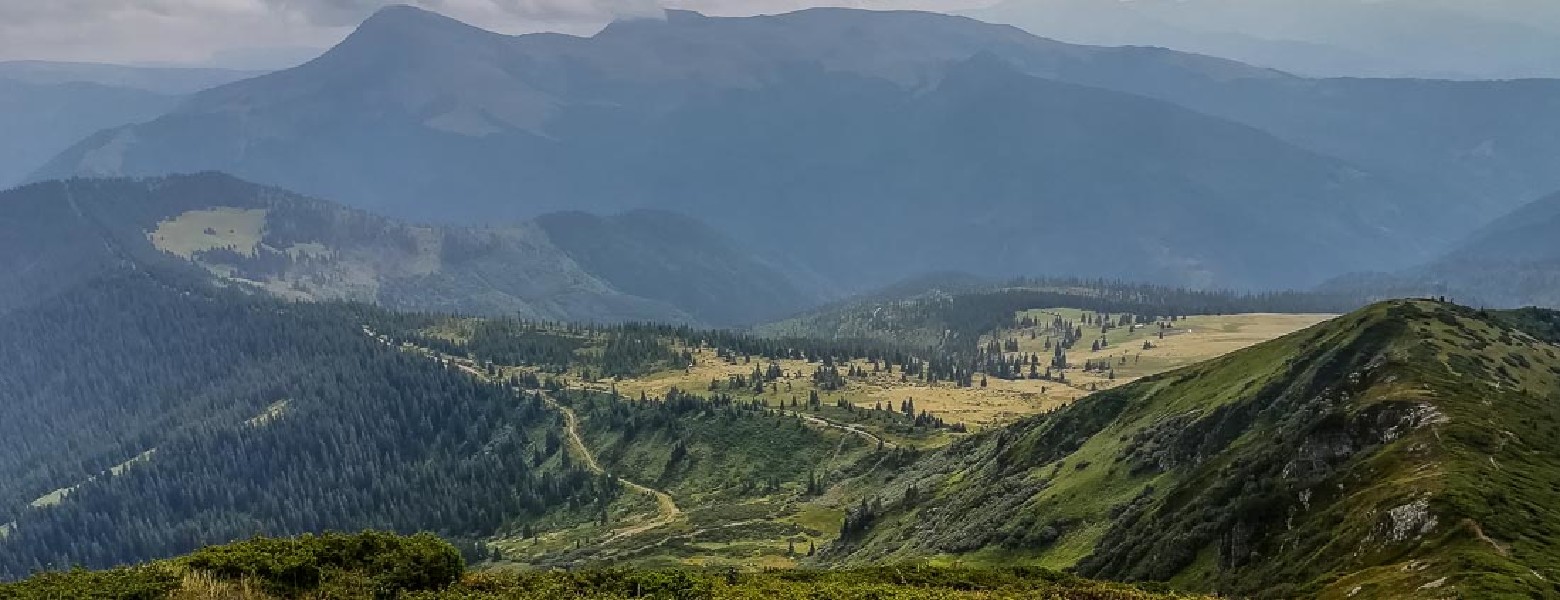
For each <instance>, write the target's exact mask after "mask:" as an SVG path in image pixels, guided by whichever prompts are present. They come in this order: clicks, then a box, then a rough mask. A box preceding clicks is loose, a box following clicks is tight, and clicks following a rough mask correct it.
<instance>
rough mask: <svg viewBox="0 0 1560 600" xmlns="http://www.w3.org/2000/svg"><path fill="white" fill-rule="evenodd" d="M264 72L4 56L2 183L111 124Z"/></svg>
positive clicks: (148, 115)
mask: <svg viewBox="0 0 1560 600" xmlns="http://www.w3.org/2000/svg"><path fill="white" fill-rule="evenodd" d="M257 74H258V73H253V72H245V71H227V70H221V69H185V68H154V67H125V66H119V65H104V64H88V63H58V62H45V61H10V62H0V131H4V132H5V135H4V136H3V137H0V187H9V186H11V185H13V184H16V183H19V182H20V181H21V180H22V179H23V178H25V177H26V176H27V175H28V174H29V173H31V172H32V171H34V170H36V169H38V168H39V167H42V166H43V165H44V163H46V162H48V160H49V159H50V158H52V157H53V156H54V155H56V154H59V153H60V152H62V151H64V150H66V149H68V148H70V147H71V145H72V144H75V143H77V142H79V141H81V139H82V138H83V137H86V136H89V135H91V134H93V133H96V132H98V131H100V130H103V129H108V128H111V127H120V126H124V125H126V124H129V123H139V122H141V121H147V120H150V119H152V118H154V117H157V116H159V115H162V114H164V113H166V112H167V111H169V110H171V109H173V108H174V107H175V106H178V103H179V101H180V100H181V99H182V98H183V97H184V96H185V95H188V94H190V93H194V92H197V91H200V90H203V89H206V88H210V87H214V86H217V85H221V84H224V83H231V82H233V81H237V80H239V79H243V78H244V77H249V76H252V75H257Z"/></svg>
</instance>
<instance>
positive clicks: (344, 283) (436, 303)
mask: <svg viewBox="0 0 1560 600" xmlns="http://www.w3.org/2000/svg"><path fill="white" fill-rule="evenodd" d="M0 197H5V198H7V204H8V206H9V207H10V208H9V210H10V211H11V213H10V214H9V215H8V217H9V218H6V219H0V227H3V228H4V229H5V230H6V231H8V232H9V233H11V234H12V235H9V236H7V237H8V238H9V239H8V242H9V243H10V245H11V248H10V250H11V251H9V252H8V253H7V258H8V259H9V261H10V262H9V264H8V265H7V267H8V268H7V269H6V276H7V277H8V278H12V279H14V280H16V283H17V285H14V286H11V287H9V288H8V292H10V293H6V294H3V295H0V299H3V300H5V301H0V307H5V306H7V305H9V306H13V307H14V306H18V305H24V304H29V303H32V302H36V301H37V299H38V298H42V297H47V296H48V295H49V294H50V293H51V292H50V291H49V290H54V289H62V288H65V287H69V286H70V285H72V282H75V281H84V280H88V279H91V278H92V277H94V276H95V274H97V273H99V272H103V271H104V270H105V269H109V268H111V267H112V266H113V265H114V264H116V263H118V262H120V261H126V260H127V261H130V262H132V263H138V262H144V263H146V264H148V265H162V266H164V267H171V268H179V267H183V268H189V267H195V268H196V270H197V271H199V272H203V273H206V274H207V276H214V277H216V278H218V279H219V280H223V281H228V282H230V283H237V284H242V285H246V286H253V287H255V288H257V289H261V290H264V291H266V292H267V293H270V294H274V295H278V296H281V297H285V298H305V299H312V300H357V301H367V302H375V303H379V304H381V305H384V306H387V307H390V308H396V309H401V310H418V311H428V310H437V311H443V312H462V313H476V314H508V315H520V316H524V317H527V318H532V319H544V320H575V321H608V322H613V321H637V320H667V321H673V322H682V323H695V322H701V321H703V319H705V318H710V319H711V320H712V321H714V322H718V323H721V324H740V322H742V321H744V320H747V319H754V320H756V319H759V318H763V317H764V316H767V315H770V314H776V312H777V311H784V310H792V309H794V308H796V307H799V306H802V305H805V304H806V303H808V302H810V301H811V300H810V297H809V296H807V295H806V294H804V293H802V292H800V291H798V290H797V289H796V288H794V287H792V286H791V285H790V284H789V279H788V278H787V277H786V276H784V275H783V274H781V273H780V272H778V271H775V270H773V269H771V268H769V267H767V266H765V265H764V264H763V263H762V262H760V261H759V260H758V259H757V258H756V257H754V256H752V255H751V254H747V253H745V251H744V250H741V249H740V248H739V247H738V246H737V245H736V244H734V243H733V242H731V241H730V240H727V239H726V238H724V237H723V236H721V235H720V234H718V233H715V232H713V231H711V230H708V229H707V228H705V227H704V226H703V225H702V224H700V223H699V222H697V221H695V220H692V219H682V220H680V221H677V224H678V227H679V228H678V229H677V230H674V231H668V232H667V233H668V234H670V235H681V236H685V237H683V238H681V239H677V240H675V241H674V240H668V239H664V238H663V239H656V238H649V239H643V240H642V241H641V242H640V243H641V248H642V249H653V250H655V251H658V252H664V251H666V247H665V246H664V244H676V243H684V242H688V241H690V240H692V241H696V242H698V243H693V244H689V245H688V246H687V248H686V249H684V250H683V251H682V252H683V256H685V257H701V256H702V257H706V262H705V263H704V264H703V265H693V264H686V265H677V264H675V263H674V262H671V259H670V258H667V257H664V256H663V257H661V258H660V259H659V260H653V259H651V258H649V257H648V256H653V255H648V256H647V255H641V256H637V257H636V259H638V260H639V261H640V262H638V263H636V264H637V265H638V267H639V270H640V271H641V272H642V273H643V274H644V275H645V276H646V277H651V278H655V277H662V278H664V279H665V281H664V285H663V286H662V287H660V288H645V289H648V290H650V291H649V293H650V295H651V296H653V297H642V296H636V295H634V294H630V293H625V292H623V291H620V290H619V289H618V288H617V287H616V286H614V285H612V284H610V283H609V282H607V281H606V280H604V279H602V278H600V277H598V276H596V275H593V274H592V273H590V272H587V271H586V270H585V269H584V268H582V267H581V266H580V264H579V263H577V262H576V261H575V260H574V258H572V257H571V256H570V253H569V252H567V251H565V250H564V249H562V248H560V247H558V246H557V245H555V244H554V243H553V242H552V241H551V239H550V238H551V237H553V236H568V235H571V234H572V231H571V228H570V226H569V225H568V224H563V225H562V226H554V227H551V228H544V227H542V226H541V225H539V224H537V223H527V222H519V223H515V224H513V225H508V226H489V227H482V228H478V227H467V228H460V227H444V228H438V227H428V226H412V225H406V224H403V223H399V222H396V221H393V220H390V219H386V218H383V217H378V216H376V215H372V214H369V213H366V212H362V211H357V210H354V209H348V208H345V207H340V206H337V205H333V204H330V203H328V202H324V201H320V200H316V199H312V198H307V197H302V196H297V195H294V194H291V193H288V192H286V191H283V190H280V189H277V188H269V187H264V186H258V185H254V184H249V183H247V182H244V181H241V180H238V179H236V178H232V177H230V176H227V175H223V174H219V173H204V174H197V175H187V176H172V177H163V178H149V179H141V180H129V179H118V180H72V181H66V182H50V183H42V184H34V185H31V186H26V187H23V188H18V189H17V190H12V191H9V192H5V193H3V194H0ZM635 218H636V217H635V216H634V215H628V216H624V217H620V218H619V220H620V221H622V222H624V223H625V226H633V225H635ZM99 239H101V240H104V241H111V245H110V247H111V248H113V249H114V250H113V251H112V252H105V251H103V250H102V249H101V248H102V241H97V242H94V240H99ZM94 248H97V249H96V250H95V249H94ZM575 252H576V253H579V252H580V250H579V249H578V248H576V249H575ZM614 252H615V250H613V249H611V248H608V249H607V250H606V251H605V252H604V253H602V255H601V256H597V257H595V258H596V259H597V263H598V267H599V264H600V262H601V261H607V262H611V261H612V260H614V259H612V258H611V257H612V256H615V254H614ZM0 262H3V261H0ZM668 268H674V269H676V270H673V271H668V270H667V269H668ZM733 274H741V275H744V276H750V277H753V278H754V279H755V280H760V281H767V282H769V284H770V286H771V290H772V294H771V295H770V296H769V297H766V298H765V299H763V301H762V302H758V303H743V302H741V301H740V299H734V297H733V296H731V295H730V294H727V295H725V296H722V297H721V299H722V302H723V303H722V304H714V303H708V302H702V303H701V300H702V299H701V298H699V297H688V296H681V297H678V296H675V293H676V292H677V291H678V290H680V289H681V286H712V285H713V286H716V287H714V288H708V289H722V288H720V287H719V286H721V285H722V284H721V283H720V281H721V280H722V279H724V278H727V277H731V276H732V275H733ZM28 295H32V296H33V297H32V298H29V297H27V296H28ZM695 313H698V314H702V315H703V316H702V317H697V316H694V314H695Z"/></svg>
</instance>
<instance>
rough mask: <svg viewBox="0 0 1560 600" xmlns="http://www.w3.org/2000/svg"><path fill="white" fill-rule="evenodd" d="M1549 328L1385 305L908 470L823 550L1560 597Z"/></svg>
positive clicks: (1220, 587) (1137, 576)
mask: <svg viewBox="0 0 1560 600" xmlns="http://www.w3.org/2000/svg"><path fill="white" fill-rule="evenodd" d="M1554 322H1555V318H1554V315H1553V314H1552V313H1546V312H1542V311H1528V312H1524V313H1504V314H1492V313H1483V312H1477V311H1474V310H1472V309H1466V308H1462V307H1458V306H1455V305H1450V304H1445V303H1438V302H1431V301H1395V302H1388V303H1383V304H1378V305H1374V306H1371V307H1369V308H1367V309H1364V310H1361V311H1358V312H1356V313H1353V314H1350V315H1347V316H1345V317H1342V318H1339V319H1336V320H1334V321H1330V322H1328V323H1325V324H1322V325H1319V326H1316V327H1313V328H1311V329H1308V330H1305V331H1302V332H1299V333H1296V334H1293V335H1290V336H1287V337H1285V338H1281V339H1278V340H1275V341H1272V342H1269V343H1265V344H1261V345H1258V346H1255V347H1253V348H1250V349H1248V350H1244V351H1240V352H1237V353H1234V354H1231V355H1228V356H1226V357H1223V358H1220V359H1216V360H1213V361H1210V362H1207V363H1204V364H1201V365H1197V366H1194V367H1190V368H1187V369H1182V370H1179V371H1173V372H1170V373H1166V374H1163V375H1159V376H1155V377H1150V378H1147V379H1144V380H1142V381H1139V382H1136V383H1134V384H1131V385H1128V386H1123V387H1121V388H1117V389H1115V390H1111V391H1107V392H1102V393H1099V394H1095V395H1093V396H1090V397H1088V398H1086V399H1084V400H1081V401H1079V402H1077V403H1075V404H1073V405H1071V406H1069V407H1067V408H1064V409H1061V410H1058V411H1055V412H1053V413H1051V414H1048V415H1044V416H1040V417H1035V418H1031V419H1028V420H1025V421H1022V422H1020V423H1018V424H1016V425H1014V426H1012V427H1009V428H1006V429H1003V430H998V431H992V432H989V433H985V434H982V435H979V436H976V437H973V438H971V439H966V440H963V441H961V442H959V443H956V444H954V445H953V446H951V447H949V448H948V449H946V450H945V451H943V452H940V453H937V454H935V455H932V456H929V457H927V458H926V459H924V460H922V461H920V462H918V463H917V464H916V465H914V466H913V467H911V468H909V469H906V470H904V471H903V472H901V473H899V474H898V475H897V476H896V477H895V478H894V479H893V480H892V481H891V482H890V483H888V484H886V485H884V486H883V488H882V489H881V490H880V491H878V492H877V493H875V494H873V495H872V496H871V497H869V498H867V499H865V500H863V501H862V502H861V504H860V505H859V506H858V507H857V508H856V509H854V510H853V511H852V512H851V514H850V515H849V516H848V517H847V520H846V525H845V531H846V533H845V538H844V539H842V541H841V542H839V543H838V544H837V545H835V546H833V547H831V548H830V549H828V550H827V551H826V552H825V559H826V560H829V561H834V562H838V563H842V564H862V563H867V562H881V561H896V560H906V559H910V558H916V557H943V559H944V560H954V559H955V558H957V559H958V560H960V561H965V562H971V563H980V564H997V563H1002V564H1013V563H1018V564H1038V565H1044V566H1050V567H1057V568H1060V567H1072V568H1075V569H1076V570H1077V571H1078V572H1079V573H1080V574H1083V575H1085V576H1094V577H1102V578H1109V579H1124V580H1152V581H1168V582H1171V583H1172V584H1175V585H1178V586H1183V587H1186V588H1190V589H1203V590H1210V591H1213V590H1217V591H1221V592H1226V593H1233V594H1238V595H1251V596H1256V597H1272V598H1289V597H1324V598H1345V597H1371V598H1389V597H1390V598H1404V597H1434V598H1440V597H1478V598H1492V597H1513V598H1515V597H1521V598H1529V597H1552V596H1554V595H1555V594H1557V593H1560V587H1557V586H1556V584H1555V583H1554V582H1556V581H1560V512H1557V509H1556V507H1557V506H1560V458H1557V457H1556V455H1555V454H1554V452H1553V447H1554V443H1555V441H1556V440H1557V439H1560V417H1557V413H1556V411H1555V410H1554V408H1555V406H1556V402H1560V348H1557V347H1556V346H1554V344H1553V342H1554V341H1555V340H1556V339H1557V338H1556V337H1555V336H1554V331H1555V330H1554V325H1553V324H1554ZM1528 330H1532V333H1529V332H1528ZM1541 338H1542V339H1541Z"/></svg>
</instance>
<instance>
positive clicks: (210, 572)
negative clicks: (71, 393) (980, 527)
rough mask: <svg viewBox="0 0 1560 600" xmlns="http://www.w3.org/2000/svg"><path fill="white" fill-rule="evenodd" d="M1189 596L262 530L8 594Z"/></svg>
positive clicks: (1011, 577) (939, 574)
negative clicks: (527, 555)
mask: <svg viewBox="0 0 1560 600" xmlns="http://www.w3.org/2000/svg"><path fill="white" fill-rule="evenodd" d="M1177 597H1185V596H1179V595H1174V594H1167V593H1153V592H1148V591H1144V590H1141V589H1138V588H1134V587H1131V586H1127V585H1122V584H1113V583H1103V582H1096V581H1089V580H1085V579H1081V578H1078V577H1074V576H1071V575H1064V574H1061V573H1057V572H1054V571H1047V570H1042V569H1025V568H1014V569H991V570H972V569H957V568H938V567H926V566H905V567H873V568H866V569H853V570H842V571H812V570H773V571H762V572H737V571H732V570H663V571H647V570H629V569H615V570H600V571H577V572H568V571H521V572H497V571H473V572H464V567H463V565H462V562H461V557H460V553H459V552H457V551H456V550H455V548H454V547H452V546H450V545H449V544H446V543H444V542H441V541H439V540H438V538H435V537H433V536H430V535H426V534H420V535H416V536H409V537H403V536H396V535H390V534H384V533H377V532H364V533H361V534H357V535H344V534H325V535H320V536H303V537H299V538H294V539H266V538H257V539H253V540H249V541H245V542H237V543H232V544H228V545H224V546H213V547H207V548H203V549H200V550H198V551H196V552H194V553H191V554H189V555H186V556H183V557H179V558H174V559H169V560H164V561H158V562H154V563H150V564H146V565H142V566H136V567H124V568H118V569H111V570H106V571H86V570H75V571H68V572H54V573H41V574H37V575H34V576H33V577H32V578H30V579H27V580H24V581H21V582H17V583H10V584H0V599H3V600H57V599H61V598H71V599H79V600H200V599H206V600H215V599H222V600H283V599H295V598H296V599H303V598H307V599H310V600H390V599H406V600H558V599H561V598H577V599H580V600H594V599H599V600H616V599H628V598H663V599H667V600H672V599H676V600H704V599H708V600H745V599H758V598H766V599H767V598H827V599H830V600H836V599H837V600H851V599H860V600H867V599H871V600H922V599H925V600H933V599H937V600H966V599H967V600H1019V599H1025V600H1030V599H1036V600H1153V599H1157V598H1177Z"/></svg>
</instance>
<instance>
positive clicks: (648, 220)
mask: <svg viewBox="0 0 1560 600" xmlns="http://www.w3.org/2000/svg"><path fill="white" fill-rule="evenodd" d="M536 223H537V225H539V226H540V227H541V228H542V231H545V232H547V238H548V240H550V241H551V242H552V243H553V244H554V245H556V246H557V247H558V248H559V249H561V250H563V251H564V252H565V253H567V254H568V255H569V257H570V258H573V259H574V261H575V262H577V263H579V265H580V266H581V267H583V268H584V269H585V270H586V271H589V272H590V273H592V274H594V275H595V276H597V277H600V278H601V279H602V280H603V281H606V282H607V283H608V284H610V285H612V286H613V287H614V288H616V289H619V290H622V291H623V292H624V293H628V294H633V295H635V296H640V297H644V298H657V299H662V300H665V301H667V302H670V303H672V304H674V305H676V306H679V307H682V308H683V309H684V310H687V311H688V312H689V313H692V314H696V315H699V316H700V317H701V318H702V319H704V320H706V321H707V322H710V323H716V324H720V325H739V324H751V323H755V322H758V321H760V320H763V319H766V318H768V319H772V318H776V317H780V316H784V315H786V314H787V313H789V312H791V311H794V310H797V309H798V308H803V307H809V306H811V305H812V304H814V303H815V302H816V300H817V298H816V297H813V296H810V295H808V294H806V293H804V292H803V291H802V290H800V289H798V288H797V286H796V284H795V283H793V282H792V281H791V280H790V278H788V277H787V276H786V275H783V274H782V271H781V269H779V268H777V267H769V268H765V266H764V262H763V260H762V259H760V258H758V257H757V256H756V255H753V254H752V252H751V251H748V250H746V249H744V248H741V247H740V246H738V245H737V244H735V243H733V241H732V240H731V239H730V238H728V237H726V236H725V235H724V234H722V233H720V232H717V231H715V230H713V229H711V228H710V227H709V226H707V225H705V224H704V223H701V222H699V221H698V220H697V219H693V218H690V217H687V216H685V215H681V214H678V213H673V212H666V211H658V210H636V211H632V212H628V213H624V214H621V215H617V216H612V217H601V216H597V215H592V214H589V213H583V212H565V213H552V214H547V215H542V216H541V217H538V218H537V219H536Z"/></svg>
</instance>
